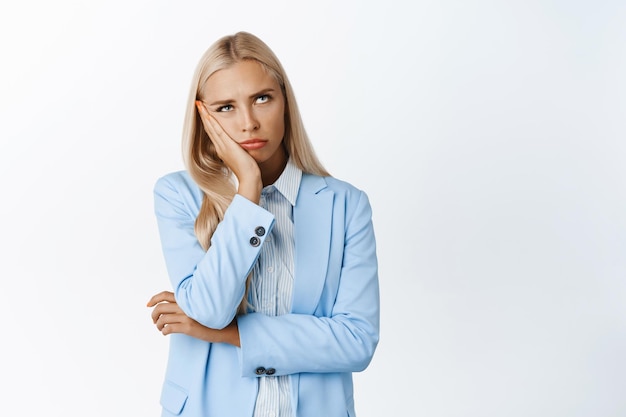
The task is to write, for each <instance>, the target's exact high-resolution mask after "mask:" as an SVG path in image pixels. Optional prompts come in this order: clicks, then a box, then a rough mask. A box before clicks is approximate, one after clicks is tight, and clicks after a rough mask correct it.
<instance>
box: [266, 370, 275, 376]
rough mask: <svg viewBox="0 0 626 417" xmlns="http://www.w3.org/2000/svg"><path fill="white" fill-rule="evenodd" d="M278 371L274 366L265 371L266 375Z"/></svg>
mask: <svg viewBox="0 0 626 417" xmlns="http://www.w3.org/2000/svg"><path fill="white" fill-rule="evenodd" d="M275 373H276V369H274V368H267V370H266V371H265V375H274V374H275Z"/></svg>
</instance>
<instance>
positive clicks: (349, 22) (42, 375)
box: [0, 0, 626, 417]
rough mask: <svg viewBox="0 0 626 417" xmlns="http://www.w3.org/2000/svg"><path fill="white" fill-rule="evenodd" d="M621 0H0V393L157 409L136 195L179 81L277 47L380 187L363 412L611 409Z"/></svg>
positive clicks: (166, 146)
mask: <svg viewBox="0 0 626 417" xmlns="http://www.w3.org/2000/svg"><path fill="white" fill-rule="evenodd" d="M625 22H626V3H624V2H623V1H618V0H615V1H602V0H596V1H592V0H588V1H585V0H544V1H539V0H526V1H495V0H491V1H490V0H478V1H463V0H457V1H454V0H442V1H415V2H409V1H407V2H400V1H392V0H387V1H382V2H381V1H376V2H373V1H338V2H331V1H328V0H323V1H319V0H318V1H315V2H309V3H302V2H289V1H267V0H265V1H245V2H238V1H234V0H233V1H222V2H209V1H165V0H153V1H140V0H133V1H88V2H87V1H78V0H76V1H68V0H62V1H43V0H39V1H19V2H17V1H15V2H8V1H7V2H3V3H2V6H1V8H0V42H1V50H0V54H1V55H0V59H1V65H0V111H1V113H0V114H1V119H0V120H1V124H0V139H1V145H0V181H1V183H0V187H1V188H0V192H1V195H2V203H1V204H0V222H1V224H0V226H1V229H0V239H1V242H0V243H1V248H0V249H1V251H0V256H1V262H0V268H1V269H0V274H1V275H0V278H1V281H0V282H1V288H0V291H1V292H0V294H1V295H2V302H1V304H0V305H1V311H0V318H1V324H2V325H1V327H0V329H1V333H0V334H1V336H0V337H1V338H2V342H1V346H2V353H1V358H0V380H1V383H2V388H1V394H0V398H1V399H2V406H1V410H0V414H1V415H3V416H12V417H13V416H34V415H44V416H48V417H52V416H110V415H115V416H133V417H135V416H146V417H147V416H157V415H159V413H160V407H159V405H158V397H159V394H160V386H161V383H162V378H163V374H164V368H165V361H166V354H167V339H166V338H165V337H163V336H162V335H160V334H159V333H158V332H157V331H156V330H155V329H154V327H153V326H152V324H151V321H150V316H149V313H150V310H149V309H148V308H146V307H145V303H146V301H147V300H148V299H149V297H150V296H151V295H152V294H154V293H156V292H158V291H161V290H164V289H167V288H169V284H168V280H167V277H166V275H165V269H164V263H163V260H162V256H161V252H160V243H159V238H158V235H157V230H156V223H155V219H154V215H153V211H152V186H153V184H154V182H155V181H156V179H157V178H158V177H159V176H161V175H163V174H165V173H167V172H169V171H172V170H177V169H181V168H182V163H181V156H180V132H181V126H182V118H183V111H184V106H185V100H186V97H187V94H188V89H189V82H190V79H191V76H192V73H193V70H194V68H195V65H196V63H197V61H198V59H199V58H200V55H201V54H202V53H203V52H204V50H205V49H206V48H207V47H208V46H209V45H210V44H211V43H212V42H213V41H215V40H216V39H217V38H218V37H220V36H222V35H225V34H231V33H234V32H236V31H238V30H246V31H250V32H252V33H255V34H256V35H258V36H259V37H261V38H262V39H263V40H265V41H266V42H267V43H268V44H269V45H270V47H272V49H273V50H274V51H275V52H276V54H277V55H278V56H279V58H280V59H281V60H282V62H283V64H284V66H285V68H286V70H287V73H288V74H289V77H290V79H291V81H292V83H293V85H294V88H295V91H296V95H297V98H298V101H299V105H300V107H301V111H302V114H303V118H304V120H305V125H306V127H307V130H308V131H309V134H310V135H311V138H312V140H313V142H314V145H315V147H316V149H317V151H318V153H319V155H320V157H321V159H322V161H323V162H324V163H325V165H326V166H327V168H328V169H329V170H330V171H331V173H333V174H334V175H335V176H337V177H339V178H342V179H345V180H348V181H350V182H352V183H353V184H354V185H356V186H358V187H359V188H362V189H364V190H365V191H366V192H367V193H368V194H369V196H370V199H371V202H372V206H373V209H374V222H375V229H376V233H377V237H378V253H379V261H380V284H381V291H382V335H381V336H382V337H381V342H380V344H379V349H378V351H377V353H376V355H375V357H374V360H373V361H372V363H371V366H370V367H369V368H368V369H367V370H366V371H365V372H363V373H360V374H357V375H356V376H355V379H356V406H357V412H358V414H359V417H373V416H400V415H403V416H427V417H468V416H471V417H474V416H475V417H485V416H489V417H491V416H494V417H496V416H498V417H500V416H506V417H513V416H520V417H522V416H523V417H526V416H546V417H555V416H567V417H576V416H594V417H597V416H603V417H604V416H606V417H608V416H624V415H626V395H625V392H626V359H625V358H626V355H625V354H626V303H625V299H626V280H625V278H626V217H625V213H626V188H625V179H626V163H624V161H625V160H626V141H625V139H626V117H625V116H626V24H625Z"/></svg>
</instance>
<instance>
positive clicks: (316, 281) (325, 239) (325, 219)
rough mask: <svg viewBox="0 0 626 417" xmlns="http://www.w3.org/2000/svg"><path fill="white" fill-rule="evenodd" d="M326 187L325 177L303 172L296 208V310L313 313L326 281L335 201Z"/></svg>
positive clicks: (294, 310) (293, 303) (294, 298)
mask: <svg viewBox="0 0 626 417" xmlns="http://www.w3.org/2000/svg"><path fill="white" fill-rule="evenodd" d="M327 187H328V185H327V184H326V180H325V179H324V178H323V177H319V176H316V175H310V174H303V175H302V182H301V183H300V190H299V192H298V198H297V200H296V205H295V207H294V231H295V252H296V253H295V266H294V269H295V273H294V289H293V301H292V307H291V310H292V312H293V313H299V314H313V313H314V312H315V308H316V306H317V304H318V302H319V299H320V296H321V294H322V289H323V287H324V282H325V280H326V272H327V270H328V255H329V250H330V235H331V227H332V212H333V200H334V193H333V192H331V191H330V190H325V189H326V188H327ZM322 190H325V191H323V192H322Z"/></svg>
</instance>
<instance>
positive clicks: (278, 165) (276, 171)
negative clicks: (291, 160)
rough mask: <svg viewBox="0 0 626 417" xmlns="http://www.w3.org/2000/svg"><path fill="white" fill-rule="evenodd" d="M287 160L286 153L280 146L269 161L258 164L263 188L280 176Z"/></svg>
mask: <svg viewBox="0 0 626 417" xmlns="http://www.w3.org/2000/svg"><path fill="white" fill-rule="evenodd" d="M287 159H288V158H287V152H285V149H284V148H283V147H282V146H281V147H280V148H279V150H278V151H277V152H276V153H275V154H274V155H273V156H272V157H271V158H270V159H269V160H267V161H265V162H263V163H261V164H259V168H260V169H261V181H263V187H266V186H268V185H271V184H274V183H275V182H276V180H277V179H278V177H280V174H282V173H283V171H284V170H285V166H286V165H287Z"/></svg>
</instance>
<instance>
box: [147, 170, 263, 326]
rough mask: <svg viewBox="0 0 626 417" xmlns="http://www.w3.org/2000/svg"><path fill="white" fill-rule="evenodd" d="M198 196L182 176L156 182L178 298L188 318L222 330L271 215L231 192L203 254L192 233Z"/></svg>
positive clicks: (167, 256) (240, 293) (241, 291)
mask: <svg viewBox="0 0 626 417" xmlns="http://www.w3.org/2000/svg"><path fill="white" fill-rule="evenodd" d="M194 187H195V189H194ZM198 196H199V197H198ZM201 196H202V194H201V193H200V192H199V191H198V189H197V186H195V184H193V183H190V181H186V180H185V179H184V178H183V177H181V176H178V177H176V176H172V175H170V176H165V177H162V178H160V179H159V180H158V181H157V183H156V184H155V187H154V209H155V213H156V218H157V224H158V228H159V235H160V238H161V246H162V249H163V255H164V258H165V264H166V266H167V270H168V275H169V278H170V281H171V283H172V287H173V289H174V294H175V297H176V302H177V303H178V305H179V306H180V307H181V309H182V310H183V311H184V312H185V314H186V315H187V316H189V317H191V318H193V319H194V320H196V321H198V322H199V323H201V324H203V325H204V326H207V327H210V328H213V329H221V328H224V327H226V326H227V325H228V324H229V323H230V322H231V321H232V320H233V318H234V317H235V314H236V311H237V307H238V306H239V303H240V302H241V299H242V298H243V294H244V291H245V283H246V278H247V276H248V273H249V272H250V270H251V269H252V267H253V265H254V263H255V262H256V260H257V258H258V256H259V253H260V249H261V246H262V245H263V242H264V240H265V238H266V237H267V235H268V234H269V232H270V231H271V229H272V227H273V225H274V216H273V215H272V214H271V213H269V212H268V211H266V210H264V209H263V208H261V207H260V206H258V205H256V204H254V203H252V202H251V201H249V200H247V199H246V198H245V197H243V196H241V195H238V194H237V195H235V197H234V199H233V201H232V203H231V204H230V206H229V207H228V209H227V210H226V213H225V214H224V219H223V220H222V221H221V222H220V223H219V225H218V226H217V228H216V230H215V232H214V234H213V237H212V238H211V246H210V247H209V250H208V251H206V252H205V250H204V249H203V248H202V246H201V245H200V243H199V242H198V239H197V238H196V235H195V232H194V224H195V220H196V217H197V211H198V208H197V207H199V205H200V202H201Z"/></svg>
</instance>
